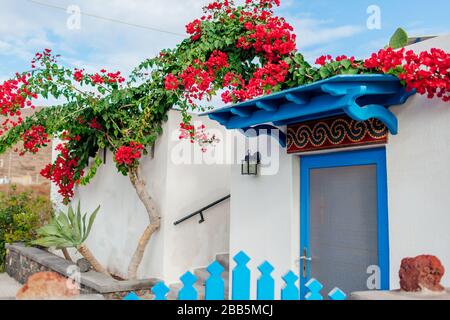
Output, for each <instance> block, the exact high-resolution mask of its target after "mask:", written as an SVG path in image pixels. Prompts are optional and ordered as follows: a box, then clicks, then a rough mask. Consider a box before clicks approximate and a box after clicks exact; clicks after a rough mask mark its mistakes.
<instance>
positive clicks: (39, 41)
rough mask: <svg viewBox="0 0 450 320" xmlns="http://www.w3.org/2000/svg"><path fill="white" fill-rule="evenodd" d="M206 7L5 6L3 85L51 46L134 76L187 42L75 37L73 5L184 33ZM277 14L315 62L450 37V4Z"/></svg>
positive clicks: (126, 32) (0, 28)
mask: <svg viewBox="0 0 450 320" xmlns="http://www.w3.org/2000/svg"><path fill="white" fill-rule="evenodd" d="M36 2H41V4H39V3H36ZM206 2H208V1H205V0H164V1H161V0H90V1H89V0H58V1H57V0H0V5H1V8H2V10H1V12H0V79H5V78H8V77H10V76H11V75H13V74H14V72H15V71H17V70H27V69H28V66H29V63H28V61H29V60H30V59H31V57H32V56H33V53H34V52H36V51H37V50H42V49H43V48H47V47H50V48H52V49H53V50H54V51H55V52H57V53H60V54H62V55H63V61H64V63H66V64H68V65H70V66H73V67H87V69H92V70H98V69H101V68H103V67H105V68H108V69H110V70H123V71H125V72H127V71H129V70H131V69H132V68H133V67H134V66H135V65H137V64H138V63H139V62H140V61H142V60H143V59H145V58H147V57H151V56H153V55H155V54H157V53H158V52H159V50H161V49H163V48H165V47H171V46H173V45H175V44H176V43H177V42H179V41H180V39H181V37H180V36H177V35H173V34H168V33H160V32H155V31H151V30H149V29H146V28H136V27H133V26H130V25H127V24H124V23H115V22H111V21H105V20H102V19H98V18H93V17H90V16H82V17H81V25H80V29H74V30H71V29H68V28H67V20H68V18H69V14H68V13H66V12H65V8H67V7H68V6H70V5H77V6H78V7H79V8H80V9H81V11H82V12H84V13H87V14H92V15H97V16H101V17H106V18H110V19H115V20H120V21H123V22H129V23H134V24H139V25H142V26H148V27H156V28H159V29H163V30H168V31H170V32H174V33H180V34H184V25H185V24H186V23H187V22H189V21H190V20H192V19H193V18H195V17H197V16H199V15H201V7H202V5H203V4H205V3H206ZM42 3H44V4H42ZM45 4H46V5H45ZM48 5H50V6H48ZM370 5H376V6H378V7H379V8H380V12H381V29H379V30H369V29H368V28H367V25H366V22H367V19H368V18H369V15H368V14H367V13H366V11H367V8H368V7H369V6H370ZM52 6H59V7H61V8H62V9H58V8H55V7H52ZM277 11H278V13H279V14H280V15H284V16H286V17H287V19H288V21H290V22H291V23H292V24H293V25H294V26H295V28H296V31H297V34H298V44H299V49H300V50H301V52H303V53H304V54H305V56H306V57H307V59H309V60H313V59H314V58H315V57H317V56H320V55H321V54H325V53H330V54H333V55H337V54H348V55H355V56H357V57H365V56H367V55H369V54H370V53H371V52H373V51H375V50H378V49H379V48H380V47H383V46H384V45H385V44H386V43H387V41H388V39H389V37H390V35H391V34H392V33H393V32H394V31H395V29H396V28H397V27H399V26H402V27H404V28H405V29H406V30H407V31H408V32H409V34H410V35H426V34H445V33H450V19H448V12H450V1H448V0H429V1H423V0H409V1H405V0H372V1H368V0H341V1H337V0H313V1H311V0H282V6H281V8H279V9H277Z"/></svg>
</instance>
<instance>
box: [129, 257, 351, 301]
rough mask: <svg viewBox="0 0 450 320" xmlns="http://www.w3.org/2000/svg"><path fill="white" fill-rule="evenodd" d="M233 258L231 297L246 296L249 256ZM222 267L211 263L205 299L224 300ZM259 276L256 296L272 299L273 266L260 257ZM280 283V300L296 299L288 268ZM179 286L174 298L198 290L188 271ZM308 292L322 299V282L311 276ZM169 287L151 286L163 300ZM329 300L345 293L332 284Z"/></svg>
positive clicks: (310, 296)
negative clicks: (234, 263) (181, 285)
mask: <svg viewBox="0 0 450 320" xmlns="http://www.w3.org/2000/svg"><path fill="white" fill-rule="evenodd" d="M233 260H234V261H235V262H236V266H235V268H234V269H233V272H232V292H231V299H232V300H250V285H251V276H250V275H251V272H250V269H249V268H248V266H247V264H248V262H249V261H250V257H249V256H248V255H247V254H246V253H245V252H243V251H241V252H239V253H238V254H237V255H235V256H234V258H233ZM224 270H225V269H224V267H223V266H222V265H221V264H220V263H219V262H217V261H214V262H213V263H211V264H210V265H209V266H208V268H207V271H208V272H209V275H210V276H209V278H208V279H207V280H206V284H205V299H206V300H224V299H225V283H224V280H223V278H222V273H223V272H224ZM258 270H259V272H260V273H261V275H260V277H259V278H258V279H257V283H256V284H257V286H256V287H257V290H256V298H257V300H274V299H275V279H274V278H273V276H272V272H273V271H274V270H275V268H274V267H273V266H272V265H271V264H270V263H269V262H268V261H264V262H263V263H262V264H261V265H260V266H259V267H258ZM282 279H283V281H284V287H283V288H282V289H281V295H280V296H281V300H299V299H300V290H299V288H298V286H297V282H298V279H299V277H298V276H297V275H296V274H295V273H294V272H292V271H289V272H288V273H286V274H285V275H284V276H283V277H282ZM180 280H181V282H182V284H183V287H182V288H181V289H180V291H179V293H178V300H197V299H198V292H197V289H196V288H195V283H196V281H197V277H196V276H195V275H193V274H192V273H191V272H189V271H188V272H186V273H185V274H183V275H182V276H181V277H180ZM305 286H306V288H307V289H308V290H309V292H308V293H307V294H306V295H305V297H304V298H305V300H323V296H322V294H321V291H322V289H323V285H322V284H321V283H320V282H319V281H318V280H317V279H311V280H309V281H308V282H307V283H306V284H305ZM169 292H170V288H169V287H167V285H166V284H165V283H164V282H162V281H161V282H159V283H157V284H156V285H155V286H154V287H153V288H152V293H153V294H154V295H155V299H154V300H167V295H168V293H169ZM328 298H329V299H330V300H345V299H346V298H347V296H346V294H345V293H344V292H343V291H342V290H340V289H339V288H334V289H333V290H331V291H330V292H329V293H328ZM123 300H140V299H139V297H138V296H137V295H136V294H135V293H134V292H131V293H129V294H128V295H127V296H126V297H125V298H124V299H123Z"/></svg>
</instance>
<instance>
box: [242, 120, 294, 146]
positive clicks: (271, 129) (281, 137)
mask: <svg viewBox="0 0 450 320" xmlns="http://www.w3.org/2000/svg"><path fill="white" fill-rule="evenodd" d="M251 129H252V130H255V132H256V136H257V137H259V136H260V135H261V131H262V130H264V133H267V134H268V135H270V136H271V137H273V138H275V139H277V140H278V143H279V144H280V146H281V147H282V148H286V145H287V137H286V134H285V133H284V132H283V131H281V130H280V129H279V128H277V127H275V126H272V125H269V124H262V125H259V126H255V127H249V128H243V129H240V130H239V132H241V133H242V134H243V135H244V136H246V137H247V138H253V137H255V136H254V135H251V134H250V133H249V130H251ZM275 132H278V134H275Z"/></svg>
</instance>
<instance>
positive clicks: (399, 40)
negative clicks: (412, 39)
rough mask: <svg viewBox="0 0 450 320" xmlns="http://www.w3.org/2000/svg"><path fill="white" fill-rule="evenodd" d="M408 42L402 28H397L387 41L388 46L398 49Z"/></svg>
mask: <svg viewBox="0 0 450 320" xmlns="http://www.w3.org/2000/svg"><path fill="white" fill-rule="evenodd" d="M407 44H408V34H407V33H406V31H405V30H403V29H402V28H398V29H397V30H396V31H395V33H394V34H393V35H392V37H391V40H390V41H389V47H391V48H392V49H400V48H403V47H405V46H406V45H407Z"/></svg>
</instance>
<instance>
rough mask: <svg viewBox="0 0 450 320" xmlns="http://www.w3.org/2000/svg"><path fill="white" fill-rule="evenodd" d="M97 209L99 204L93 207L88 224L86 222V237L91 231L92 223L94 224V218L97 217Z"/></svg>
mask: <svg viewBox="0 0 450 320" xmlns="http://www.w3.org/2000/svg"><path fill="white" fill-rule="evenodd" d="M99 210H100V206H98V207H97V209H95V210H94V212H93V213H92V214H91V216H90V217H89V224H88V227H87V231H86V234H85V237H86V238H87V237H88V236H89V234H90V233H91V229H92V225H93V224H94V221H95V218H96V217H97V213H98V211H99Z"/></svg>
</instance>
